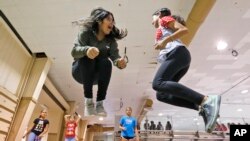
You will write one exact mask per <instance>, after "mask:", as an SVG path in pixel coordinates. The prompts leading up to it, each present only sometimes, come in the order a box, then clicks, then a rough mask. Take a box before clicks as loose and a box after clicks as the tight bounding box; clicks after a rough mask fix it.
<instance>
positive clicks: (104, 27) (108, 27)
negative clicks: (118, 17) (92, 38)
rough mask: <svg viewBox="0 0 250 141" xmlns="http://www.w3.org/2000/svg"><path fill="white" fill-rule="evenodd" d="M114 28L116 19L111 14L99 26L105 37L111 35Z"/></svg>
mask: <svg viewBox="0 0 250 141" xmlns="http://www.w3.org/2000/svg"><path fill="white" fill-rule="evenodd" d="M113 27H114V18H113V16H112V15H111V14H109V15H108V16H107V17H106V18H104V19H103V21H102V22H100V24H99V29H100V31H101V32H103V33H104V34H105V35H108V34H110V32H111V31H112V29H113Z"/></svg>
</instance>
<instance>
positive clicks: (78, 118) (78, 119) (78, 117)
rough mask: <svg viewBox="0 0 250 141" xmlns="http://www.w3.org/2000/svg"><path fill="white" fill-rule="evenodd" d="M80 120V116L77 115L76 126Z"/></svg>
mask: <svg viewBox="0 0 250 141" xmlns="http://www.w3.org/2000/svg"><path fill="white" fill-rule="evenodd" d="M80 120H81V115H78V116H77V119H76V124H78V123H79V121H80Z"/></svg>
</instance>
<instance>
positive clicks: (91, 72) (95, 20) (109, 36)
mask: <svg viewBox="0 0 250 141" xmlns="http://www.w3.org/2000/svg"><path fill="white" fill-rule="evenodd" d="M114 23H115V20H114V16H113V14H112V13H111V12H109V11H107V10H104V9H102V8H96V9H94V10H93V11H92V12H91V15H90V17H89V18H87V19H85V21H84V22H83V23H82V25H81V26H82V28H81V30H80V32H79V34H78V36H77V39H76V40H75V43H74V47H73V49H72V52H71V54H72V56H73V58H74V60H75V61H74V62H73V66H72V74H73V77H74V79H75V80H76V81H77V82H79V83H81V84H83V89H84V96H85V111H84V113H85V115H96V114H97V115H100V116H106V115H107V113H106V111H105V109H104V106H103V101H104V100H105V97H106V94H107V89H108V85H109V81H110V78H111V73H112V64H111V62H110V60H109V59H111V60H112V61H113V64H114V65H115V66H116V67H118V68H120V69H124V68H125V67H126V64H127V63H126V61H125V59H124V58H122V57H121V56H120V55H119V50H118V47H117V46H118V45H117V42H116V40H117V39H122V38H124V37H125V36H126V35H127V32H126V31H125V32H123V31H120V30H119V29H118V28H116V27H115V25H114ZM94 84H97V85H98V91H97V100H96V101H97V102H96V107H95V106H94V102H93V92H92V89H93V85H94Z"/></svg>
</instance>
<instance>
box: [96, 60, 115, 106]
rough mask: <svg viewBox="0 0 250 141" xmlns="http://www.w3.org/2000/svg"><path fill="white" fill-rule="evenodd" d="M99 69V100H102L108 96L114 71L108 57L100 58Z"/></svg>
mask: <svg viewBox="0 0 250 141" xmlns="http://www.w3.org/2000/svg"><path fill="white" fill-rule="evenodd" d="M97 70H98V74H99V78H98V91H97V101H102V100H104V99H105V98H106V94H107V90H108V86H109V82H110V78H111V73H112V63H111V62H110V60H109V59H108V58H106V59H102V60H98V63H97Z"/></svg>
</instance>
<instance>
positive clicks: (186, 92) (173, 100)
mask: <svg viewBox="0 0 250 141" xmlns="http://www.w3.org/2000/svg"><path fill="white" fill-rule="evenodd" d="M166 57H167V59H166V60H165V61H164V62H163V63H162V64H161V66H160V68H159V69H158V71H157V73H156V75H155V77H154V80H153V89H154V90H156V91H157V93H156V96H157V99H158V100H159V101H161V102H165V103H169V104H172V105H175V106H180V107H186V108H190V109H194V110H198V107H199V105H200V104H201V102H202V100H203V99H204V95H202V94H200V93H198V92H196V91H194V90H192V89H190V88H188V87H186V86H184V85H182V84H180V83H178V81H179V80H180V79H181V78H182V77H183V76H184V75H185V74H186V72H187V71H188V69H189V66H190V62H191V56H190V53H189V51H188V50H187V48H186V47H184V46H179V47H176V48H175V49H173V50H172V51H171V52H169V53H168V54H166Z"/></svg>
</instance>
